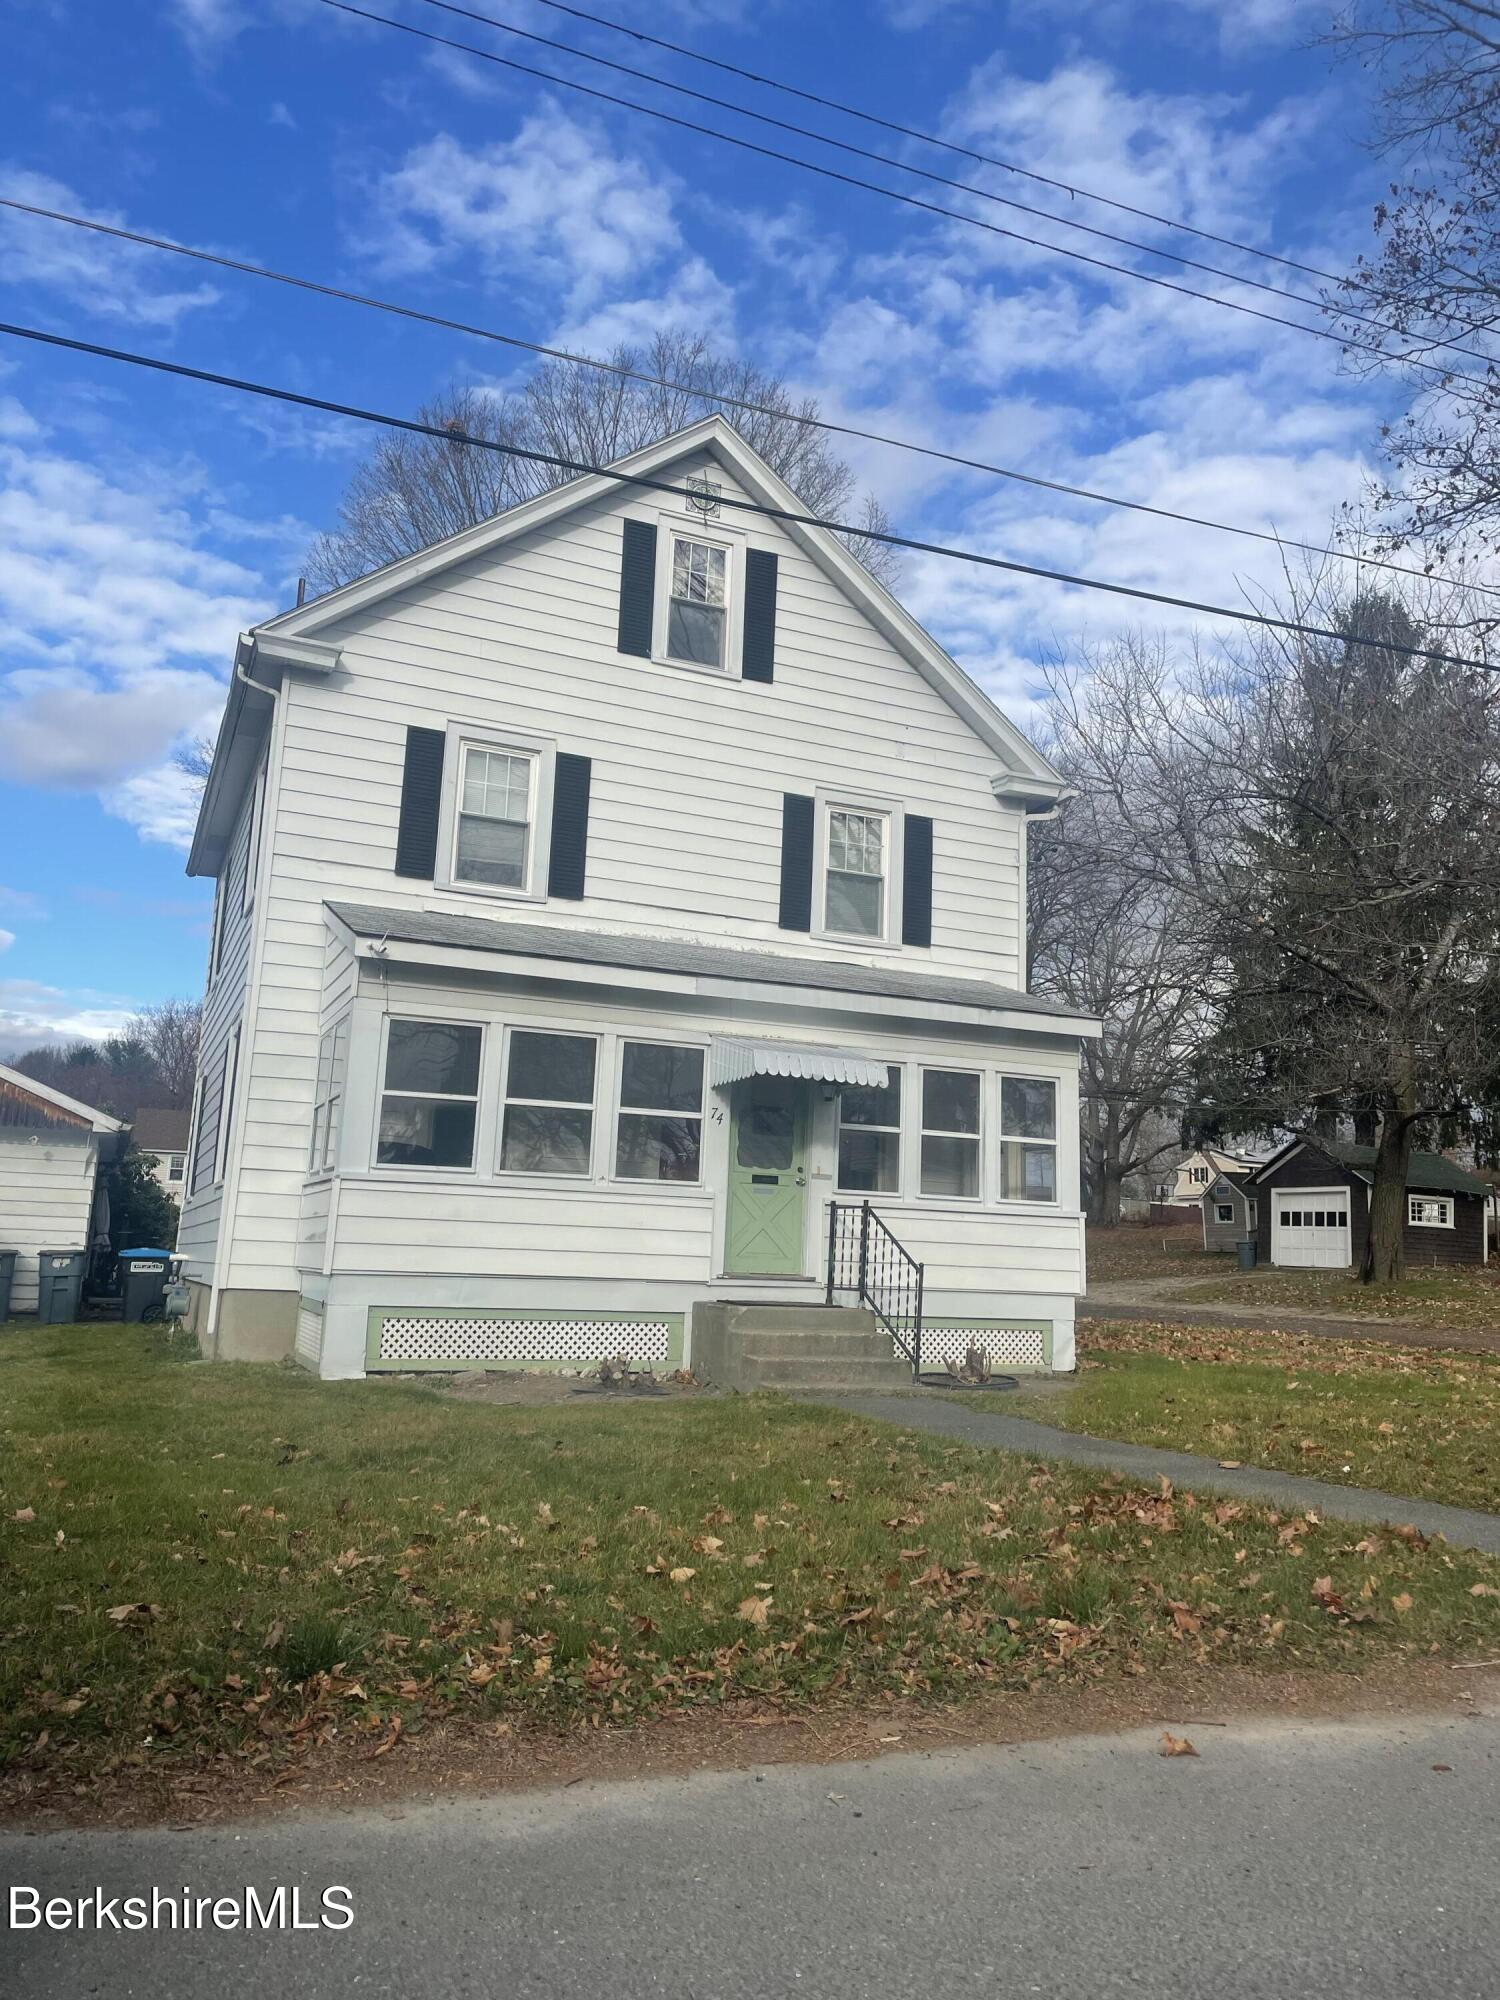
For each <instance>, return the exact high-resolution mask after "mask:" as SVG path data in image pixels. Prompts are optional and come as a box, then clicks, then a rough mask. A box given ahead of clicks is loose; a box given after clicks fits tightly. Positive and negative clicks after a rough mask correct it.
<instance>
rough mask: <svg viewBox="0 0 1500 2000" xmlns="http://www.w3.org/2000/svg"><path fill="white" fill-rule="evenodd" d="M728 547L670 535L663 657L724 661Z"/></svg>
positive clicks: (697, 663) (704, 663)
mask: <svg viewBox="0 0 1500 2000" xmlns="http://www.w3.org/2000/svg"><path fill="white" fill-rule="evenodd" d="M728 604H729V551H728V550H727V549H724V548H720V547H719V546H717V544H715V543H713V542H699V541H694V540H693V539H691V538H690V537H689V536H687V535H674V536H673V537H672V575H671V584H670V591H669V595H668V599H667V657H668V658H669V659H672V660H680V661H682V662H683V664H684V665H686V666H692V667H717V668H719V669H720V670H722V668H723V666H724V633H725V624H726V619H727V614H728Z"/></svg>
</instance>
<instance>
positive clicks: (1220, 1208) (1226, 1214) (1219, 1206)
mask: <svg viewBox="0 0 1500 2000" xmlns="http://www.w3.org/2000/svg"><path fill="white" fill-rule="evenodd" d="M1214 1221H1215V1223H1217V1224H1218V1226H1219V1227H1220V1228H1221V1229H1222V1228H1224V1227H1225V1226H1226V1225H1228V1224H1231V1223H1233V1221H1234V1203H1233V1202H1232V1201H1216V1202H1215V1203H1214Z"/></svg>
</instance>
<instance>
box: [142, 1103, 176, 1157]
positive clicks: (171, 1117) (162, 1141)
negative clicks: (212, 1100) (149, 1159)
mask: <svg viewBox="0 0 1500 2000" xmlns="http://www.w3.org/2000/svg"><path fill="white" fill-rule="evenodd" d="M189 1119H190V1113H188V1112H186V1111H175V1110H173V1109H172V1107H171V1106H170V1105H147V1106H145V1107H143V1109H141V1110H140V1111H137V1113H136V1114H135V1117H134V1118H133V1119H132V1120H131V1137H132V1138H133V1139H134V1140H135V1143H136V1145H137V1146H138V1147H139V1148H140V1150H141V1151H142V1152H143V1153H185V1152H186V1151H187V1141H188V1123H189Z"/></svg>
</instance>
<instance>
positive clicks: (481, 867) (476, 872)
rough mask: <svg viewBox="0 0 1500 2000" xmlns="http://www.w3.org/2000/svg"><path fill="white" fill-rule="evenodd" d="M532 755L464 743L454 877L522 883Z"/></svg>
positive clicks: (527, 860)
mask: <svg viewBox="0 0 1500 2000" xmlns="http://www.w3.org/2000/svg"><path fill="white" fill-rule="evenodd" d="M536 762H537V760H536V757H535V756H534V755H533V754H532V753H531V752H529V751H523V750H507V749H492V748H490V747H489V746H487V745H485V744H479V743H466V744H465V745H464V748H463V771H462V777H461V782H460V785H459V797H458V812H457V815H456V819H457V825H456V829H455V832H454V838H453V879H454V880H455V881H456V882H481V883H483V884H485V886H486V887H488V888H492V889H524V888H525V887H526V883H527V877H528V874H529V872H530V867H531V823H532V818H533V799H534V797H535V792H536Z"/></svg>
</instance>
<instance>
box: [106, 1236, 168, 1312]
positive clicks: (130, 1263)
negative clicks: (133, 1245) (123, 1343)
mask: <svg viewBox="0 0 1500 2000" xmlns="http://www.w3.org/2000/svg"><path fill="white" fill-rule="evenodd" d="M171 1257H172V1253H171V1251H170V1250H152V1249H144V1250H122V1251H121V1252H120V1259H119V1263H120V1317H121V1319H122V1320H124V1321H126V1322H127V1324H129V1323H132V1322H135V1321H140V1320H154V1319H160V1318H161V1316H162V1303H163V1300H164V1299H165V1297H166V1290H167V1266H168V1264H169V1263H170V1262H171Z"/></svg>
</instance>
